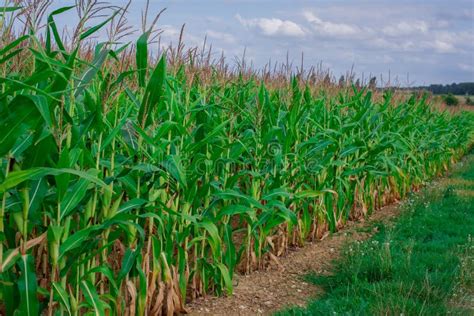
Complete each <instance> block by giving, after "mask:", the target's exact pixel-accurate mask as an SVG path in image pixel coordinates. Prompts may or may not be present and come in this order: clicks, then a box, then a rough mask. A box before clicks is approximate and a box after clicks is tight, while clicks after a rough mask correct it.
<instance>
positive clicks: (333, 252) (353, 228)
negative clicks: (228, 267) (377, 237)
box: [187, 205, 400, 315]
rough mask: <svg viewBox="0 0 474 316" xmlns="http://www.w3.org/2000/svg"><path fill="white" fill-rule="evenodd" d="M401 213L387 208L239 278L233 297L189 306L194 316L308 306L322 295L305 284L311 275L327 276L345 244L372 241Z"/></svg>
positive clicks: (237, 277)
mask: <svg viewBox="0 0 474 316" xmlns="http://www.w3.org/2000/svg"><path fill="white" fill-rule="evenodd" d="M399 211H400V208H399V207H398V205H389V206H386V207H384V208H382V209H380V210H378V211H377V212H375V213H374V214H373V216H371V218H370V219H369V221H366V222H349V223H347V225H346V227H345V228H344V229H342V230H340V231H339V232H337V233H335V234H333V235H330V236H327V237H326V238H323V240H321V241H318V242H314V243H308V244H307V245H306V246H305V247H303V248H297V249H293V250H291V251H290V252H289V253H288V254H287V255H286V256H284V257H282V258H279V260H280V263H281V266H280V267H278V266H276V265H274V266H272V267H271V268H269V269H268V270H267V271H256V272H253V273H252V274H251V275H236V276H235V282H234V284H235V287H234V295H233V296H231V297H213V296H208V297H204V298H200V299H197V300H195V301H194V302H191V303H190V304H188V305H187V310H188V312H189V314H190V315H267V314H270V313H271V312H274V311H277V310H280V309H282V308H285V307H287V306H291V305H293V306H294V305H299V306H304V305H305V303H306V301H307V299H309V298H310V297H314V296H315V295H318V293H320V291H321V290H320V289H318V288H317V287H316V286H314V285H312V284H309V283H307V282H304V279H303V277H304V276H305V275H307V274H308V273H310V272H313V271H314V272H317V273H326V272H328V271H329V270H330V267H331V261H332V260H334V259H336V258H337V257H338V256H339V254H340V252H341V250H342V247H343V246H344V244H345V243H346V242H347V241H348V240H349V239H350V240H351V241H360V240H365V239H367V238H369V237H370V236H371V235H372V234H373V233H375V229H376V228H375V226H373V225H371V224H372V223H374V222H376V221H388V220H390V219H391V218H393V217H394V216H396V215H397V214H398V213H399Z"/></svg>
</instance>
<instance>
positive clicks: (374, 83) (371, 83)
mask: <svg viewBox="0 0 474 316" xmlns="http://www.w3.org/2000/svg"><path fill="white" fill-rule="evenodd" d="M375 88H377V77H372V78H370V81H369V89H372V90H375Z"/></svg>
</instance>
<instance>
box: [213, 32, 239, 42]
mask: <svg viewBox="0 0 474 316" xmlns="http://www.w3.org/2000/svg"><path fill="white" fill-rule="evenodd" d="M206 34H207V36H208V37H209V38H212V39H216V40H218V41H221V42H223V43H226V44H235V43H236V42H237V39H236V38H235V36H233V35H232V34H229V33H224V32H218V31H213V30H207V31H206Z"/></svg>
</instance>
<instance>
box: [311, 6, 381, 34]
mask: <svg viewBox="0 0 474 316" xmlns="http://www.w3.org/2000/svg"><path fill="white" fill-rule="evenodd" d="M303 16H304V17H305V19H306V21H308V22H309V23H310V24H311V26H312V28H313V30H314V31H315V32H316V33H318V34H320V35H323V36H333V37H348V36H356V35H357V36H360V35H363V34H365V33H367V32H369V33H370V32H372V30H371V29H370V28H360V27H358V26H357V25H351V24H346V23H334V22H329V21H323V20H322V19H320V18H319V17H317V16H316V15H315V14H314V13H312V12H304V13H303Z"/></svg>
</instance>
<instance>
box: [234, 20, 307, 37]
mask: <svg viewBox="0 0 474 316" xmlns="http://www.w3.org/2000/svg"><path fill="white" fill-rule="evenodd" d="M235 17H236V19H237V20H238V21H239V22H240V24H242V25H243V26H245V27H247V28H255V29H257V30H258V31H260V32H261V33H262V34H264V35H267V36H279V35H283V36H289V37H303V36H304V35H305V34H306V32H305V30H304V29H303V28H302V27H301V26H300V25H298V24H296V23H295V22H293V21H290V20H281V19H277V18H271V19H268V18H257V19H245V18H243V17H241V16H240V15H239V14H237V15H236V16H235Z"/></svg>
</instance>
